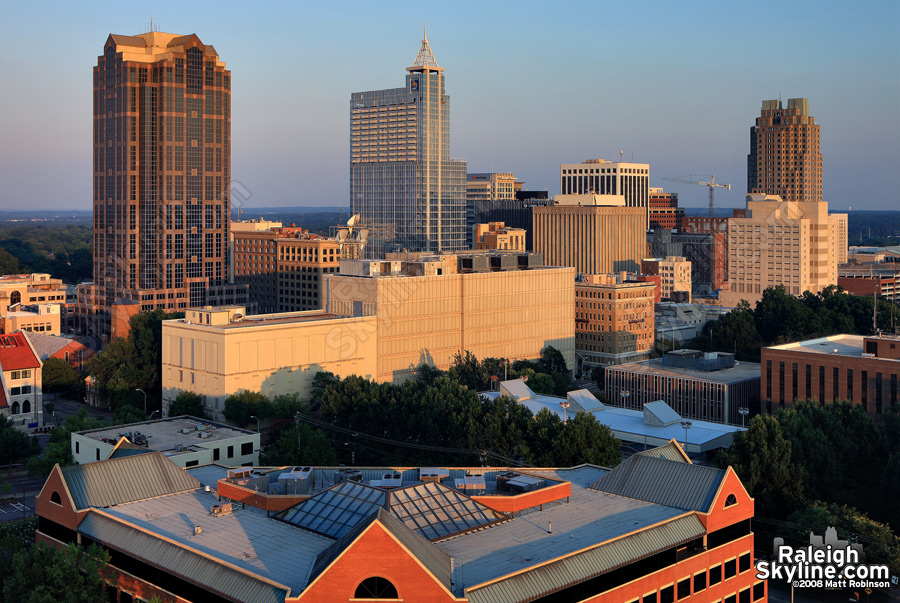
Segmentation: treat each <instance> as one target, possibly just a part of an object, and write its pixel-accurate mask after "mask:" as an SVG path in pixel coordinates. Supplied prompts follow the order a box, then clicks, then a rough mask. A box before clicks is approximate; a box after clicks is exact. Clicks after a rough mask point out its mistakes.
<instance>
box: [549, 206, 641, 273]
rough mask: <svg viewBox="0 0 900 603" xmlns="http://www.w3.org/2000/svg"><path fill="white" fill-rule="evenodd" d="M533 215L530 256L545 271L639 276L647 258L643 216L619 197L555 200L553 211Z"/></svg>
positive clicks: (637, 208)
mask: <svg viewBox="0 0 900 603" xmlns="http://www.w3.org/2000/svg"><path fill="white" fill-rule="evenodd" d="M532 211H533V212H534V233H533V240H534V251H535V252H537V253H540V254H543V256H544V263H546V264H547V265H548V266H571V267H573V268H575V272H576V273H580V274H608V273H611V272H621V271H623V270H624V271H628V272H637V271H638V269H639V268H640V264H641V258H643V257H644V256H645V255H646V248H647V245H646V243H645V237H646V235H645V233H646V224H647V210H646V208H644V207H626V200H625V199H624V198H623V197H622V195H557V197H556V205H552V206H546V207H537V206H536V207H533V208H532Z"/></svg>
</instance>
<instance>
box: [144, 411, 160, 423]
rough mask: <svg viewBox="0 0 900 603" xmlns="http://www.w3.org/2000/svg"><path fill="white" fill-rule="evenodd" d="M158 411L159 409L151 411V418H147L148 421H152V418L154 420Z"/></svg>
mask: <svg viewBox="0 0 900 603" xmlns="http://www.w3.org/2000/svg"><path fill="white" fill-rule="evenodd" d="M158 412H159V411H158V410H154V411H153V412H151V413H150V418H149V419H147V420H148V421H152V420H153V415H155V414H156V413H158Z"/></svg>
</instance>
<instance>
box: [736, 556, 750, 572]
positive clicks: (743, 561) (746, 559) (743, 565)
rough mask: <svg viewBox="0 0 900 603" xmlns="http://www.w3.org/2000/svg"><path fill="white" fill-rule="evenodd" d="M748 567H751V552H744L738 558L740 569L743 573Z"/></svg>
mask: <svg viewBox="0 0 900 603" xmlns="http://www.w3.org/2000/svg"><path fill="white" fill-rule="evenodd" d="M748 569H750V553H744V554H743V555H741V556H740V557H739V558H738V571H739V572H740V573H742V574H743V573H744V572H746V571H747V570H748Z"/></svg>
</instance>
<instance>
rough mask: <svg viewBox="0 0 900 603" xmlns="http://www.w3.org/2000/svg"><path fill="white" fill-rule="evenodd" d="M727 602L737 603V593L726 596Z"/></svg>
mask: <svg viewBox="0 0 900 603" xmlns="http://www.w3.org/2000/svg"><path fill="white" fill-rule="evenodd" d="M725 603H737V597H736V596H735V595H728V596H727V597H725Z"/></svg>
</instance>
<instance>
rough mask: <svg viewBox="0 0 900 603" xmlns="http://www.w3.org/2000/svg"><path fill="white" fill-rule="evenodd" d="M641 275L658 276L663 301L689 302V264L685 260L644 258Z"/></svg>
mask: <svg viewBox="0 0 900 603" xmlns="http://www.w3.org/2000/svg"><path fill="white" fill-rule="evenodd" d="M641 273H642V274H647V275H657V274H658V275H659V276H660V294H661V295H662V298H663V299H664V300H670V301H679V302H690V301H691V291H692V289H693V286H692V283H691V263H690V262H689V261H688V260H687V259H686V258H684V257H682V256H667V257H664V258H645V259H643V260H641Z"/></svg>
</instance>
